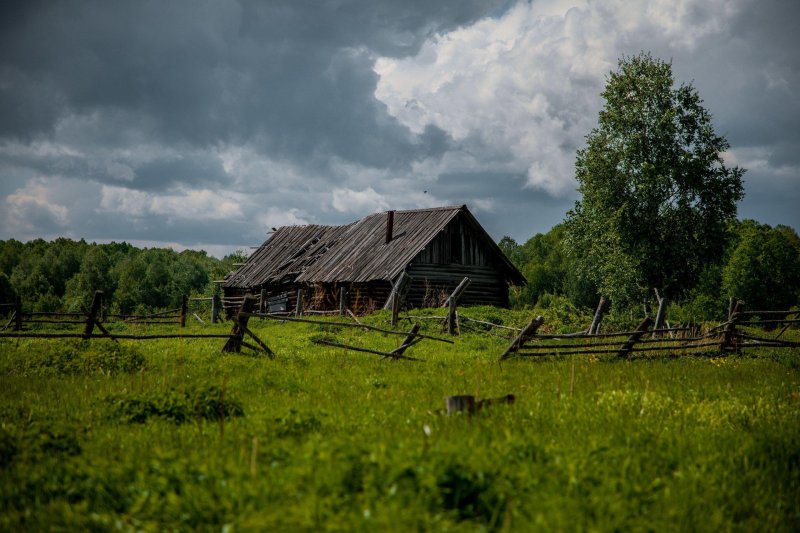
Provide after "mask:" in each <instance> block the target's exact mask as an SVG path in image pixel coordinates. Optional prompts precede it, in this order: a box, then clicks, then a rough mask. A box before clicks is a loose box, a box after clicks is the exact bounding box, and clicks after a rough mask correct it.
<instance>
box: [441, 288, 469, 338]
mask: <svg viewBox="0 0 800 533" xmlns="http://www.w3.org/2000/svg"><path fill="white" fill-rule="evenodd" d="M471 282H472V280H470V279H469V278H468V277H464V279H462V280H461V282H460V283H459V284H458V285H457V286H456V288H455V289H454V290H453V292H452V293H450V296H448V297H447V300H446V301H445V304H446V305H447V321H446V322H445V325H446V326H447V332H448V333H449V334H450V335H456V333H457V332H458V300H459V298H461V295H462V294H463V293H464V291H466V290H467V287H469V284H470V283H471Z"/></svg>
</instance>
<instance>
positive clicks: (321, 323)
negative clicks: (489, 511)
mask: <svg viewBox="0 0 800 533" xmlns="http://www.w3.org/2000/svg"><path fill="white" fill-rule="evenodd" d="M245 314H247V313H245ZM249 316H255V317H259V318H267V319H270V320H280V321H282V322H305V323H306V324H316V325H318V326H340V327H343V328H362V329H368V330H370V331H379V332H381V333H387V334H389V335H407V334H406V333H403V332H402V331H395V330H392V329H384V328H379V327H376V326H370V325H369V324H362V323H360V322H359V323H358V324H351V323H350V322H333V321H322V320H309V319H307V318H293V317H287V316H272V315H261V314H255V313H249ZM416 335H417V337H421V338H423V339H430V340H433V341H439V342H446V343H447V344H453V341H451V340H449V339H443V338H441V337H433V336H431V335H424V334H422V333H417V334H416Z"/></svg>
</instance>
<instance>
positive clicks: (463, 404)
mask: <svg viewBox="0 0 800 533" xmlns="http://www.w3.org/2000/svg"><path fill="white" fill-rule="evenodd" d="M445 405H446V406H447V414H448V415H453V414H456V413H463V412H465V411H466V413H467V414H469V415H472V414H474V413H475V396H472V395H468V394H460V395H458V396H448V397H447V398H445Z"/></svg>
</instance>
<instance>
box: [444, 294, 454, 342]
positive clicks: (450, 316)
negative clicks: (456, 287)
mask: <svg viewBox="0 0 800 533" xmlns="http://www.w3.org/2000/svg"><path fill="white" fill-rule="evenodd" d="M448 302H449V303H448V306H447V321H446V322H445V324H447V333H448V334H449V335H455V334H456V326H457V323H456V321H457V318H456V309H457V304H456V300H455V298H449V299H448Z"/></svg>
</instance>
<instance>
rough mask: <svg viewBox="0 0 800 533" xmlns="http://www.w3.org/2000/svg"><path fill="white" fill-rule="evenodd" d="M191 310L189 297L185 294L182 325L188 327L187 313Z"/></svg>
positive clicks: (182, 301)
mask: <svg viewBox="0 0 800 533" xmlns="http://www.w3.org/2000/svg"><path fill="white" fill-rule="evenodd" d="M188 311H189V297H188V296H186V295H185V294H184V295H183V296H181V327H182V328H185V327H186V313H188Z"/></svg>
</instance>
